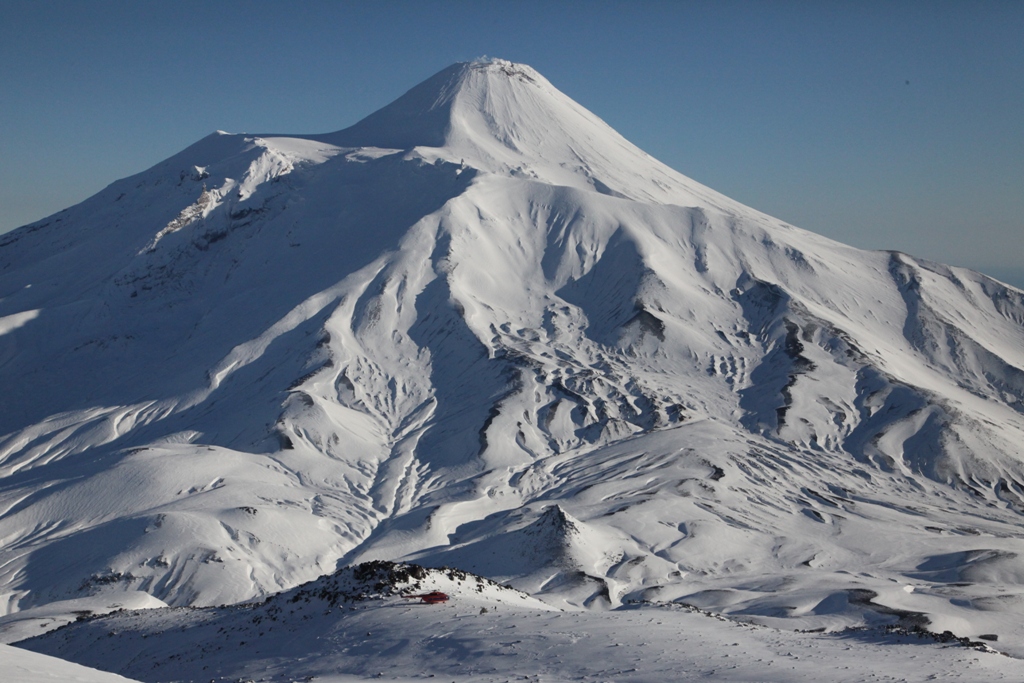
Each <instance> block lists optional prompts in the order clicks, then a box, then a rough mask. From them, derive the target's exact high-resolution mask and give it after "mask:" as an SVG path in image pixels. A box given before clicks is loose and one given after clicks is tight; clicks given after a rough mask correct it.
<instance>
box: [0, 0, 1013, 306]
mask: <svg viewBox="0 0 1024 683" xmlns="http://www.w3.org/2000/svg"><path fill="white" fill-rule="evenodd" d="M1022 30H1024V5H1022V4H1020V3H1009V2H1006V3H1000V2H990V3H984V4H972V5H970V6H967V5H961V4H956V3H930V4H929V5H927V6H918V5H909V4H908V5H904V6H899V7H894V6H892V5H890V4H888V3H871V2H869V3H860V4H858V5H856V6H849V5H844V4H840V3H821V4H817V5H814V6H808V5H803V6H798V5H791V4H790V5H787V4H779V5H772V6H769V5H764V6H760V5H750V4H741V3H729V2H726V3H699V2H697V3H694V2H691V3H673V4H653V3H652V4H641V5H639V6H637V5H635V4H629V5H627V4H621V3H601V4H594V5H591V6H588V8H587V11H586V12H581V11H580V10H579V9H578V8H577V7H573V6H569V5H555V6H554V7H551V6H548V5H542V4H540V3H529V2H524V3H517V4H516V5H514V6H512V7H511V8H505V7H503V8H499V7H497V6H494V5H486V4H480V5H476V4H473V5H471V4H460V3H432V4H431V5H429V6H419V5H414V4H409V3H387V2H383V3H374V4H373V6H372V7H363V6H360V5H357V4H348V3H309V4H305V5H303V6H302V7H301V8H299V9H295V8H286V7H282V6H278V5H276V4H274V3H267V2H252V3H244V4H242V3H231V2H224V3H218V4H217V5H214V6H212V7H211V6H207V5H205V4H202V3H197V2H182V3H176V4H175V5H174V6H157V5H137V4H135V3H128V2H98V3H90V4H88V5H82V4H77V3H70V2H34V3H28V2H9V3H5V4H4V5H3V7H0V89H2V91H3V92H4V93H5V94H6V97H5V98H3V99H2V100H0V118H2V120H3V121H4V122H5V125H4V126H3V127H2V129H0V158H2V159H3V161H4V163H3V164H0V232H6V231H9V230H11V229H14V228H16V227H18V226H20V225H24V224H27V223H30V222H33V221H36V220H38V219H40V218H43V217H44V216H46V215H49V214H52V213H54V212H57V211H60V210H61V209H63V208H66V207H68V206H71V205H73V204H76V203H78V202H80V201H82V200H84V199H86V198H87V197H89V196H91V195H93V194H94V193H96V192H97V191H99V190H100V189H102V188H103V187H105V186H107V185H108V184H110V183H111V182H113V181H115V180H117V179H119V178H123V177H126V176H129V175H133V174H135V173H138V172H140V171H143V170H144V169H146V168H149V167H150V166H152V165H154V164H156V163H158V162H160V161H161V160H163V159H165V158H167V157H169V156H171V155H172V154H174V153H176V152H178V151H180V150H181V149H183V148H184V147H186V146H188V145H190V144H192V143H193V142H195V141H196V140H198V139H200V138H202V137H203V136H205V135H207V134H209V133H210V132H212V131H214V130H216V129H225V130H230V131H233V132H237V131H251V132H257V133H266V132H278V133H309V132H328V131H332V130H339V129H342V128H345V127H347V126H350V125H352V124H354V123H355V122H356V121H358V120H360V119H362V118H363V117H364V116H366V115H368V114H370V113H371V112H373V111H375V110H376V109H378V108H379V107H381V106H383V105H384V104H386V103H387V102H389V101H391V100H393V99H394V98H395V97H397V96H398V95H400V94H401V93H402V92H404V91H405V90H407V89H408V88H410V87H412V86H413V85H414V84H416V83H418V82H420V81H422V80H423V79H424V78H426V77H428V76H430V75H431V74H433V73H435V72H437V71H439V70H440V69H442V68H444V67H446V66H448V65H449V64H452V63H454V62H458V61H468V60H471V59H473V58H475V57H478V56H481V55H484V54H488V55H492V56H497V57H502V58H507V59H511V60H513V61H516V62H522V63H527V64H530V65H531V66H533V67H535V68H536V69H537V70H538V71H539V72H540V73H542V74H543V75H544V76H546V77H547V78H548V79H549V80H551V82H552V83H554V84H555V85H556V86H558V87H559V88H560V89H561V90H563V91H564V92H566V93H567V94H568V95H570V96H571V97H573V98H574V99H575V100H577V101H579V102H580V103H581V104H583V105H584V106H586V107H587V108H588V109H590V110H591V111H593V112H595V113H596V114H597V115H599V116H601V117H602V118H603V119H604V120H605V121H607V122H608V123H609V124H610V125H611V126H612V127H614V128H615V129H616V130H618V131H619V132H621V133H622V134H623V135H624V136H625V137H626V138H627V139H629V140H630V141H632V142H634V143H635V144H637V145H638V146H639V147H641V148H642V149H644V150H645V151H647V152H648V153H650V154H651V155H652V156H654V157H656V158H658V159H660V160H662V161H664V162H665V163H667V164H668V165H670V166H672V167H673V168H675V169H677V170H679V171H681V172H682V173H685V174H686V175H688V176H690V177H692V178H694V179H695V180H698V181H700V182H701V183H704V184H706V185H708V186H710V187H712V188H714V189H715V190H718V191H720V192H722V193H724V194H726V195H728V196H730V197H733V198H734V199H736V200H738V201H741V202H743V203H744V204H747V205H749V206H751V207H753V208H755V209H758V210H760V211H763V212H765V213H768V214H770V215H772V216H776V217H778V218H780V219H782V220H785V221H787V222H789V223H792V224H794V225H797V226H799V227H801V228H805V229H808V230H812V231H814V232H817V233H820V234H822V235H825V236H828V237H831V238H833V239H837V240H840V241H842V242H845V243H847V244H850V245H853V246H856V247H860V248H866V249H892V250H899V251H905V252H908V253H911V254H914V255H916V256H920V257H923V258H927V259H931V260H935V261H939V262H943V263H950V264H954V265H962V266H966V267H970V268H974V269H977V270H981V271H982V272H985V273H988V274H990V275H992V276H994V277H996V278H998V279H1001V280H1003V281H1005V282H1008V283H1010V284H1013V285H1015V286H1017V287H1024V268H1022V267H1020V266H1019V265H1018V261H1019V260H1020V256H1021V254H1024V225H1022V218H1021V217H1022V216H1024V192H1022V188H1024V130H1022V127H1021V126H1020V123H1019V112H1020V111H1022V110H1024V48H1022V47H1021V45H1020V41H1019V36H1020V34H1021V32H1022Z"/></svg>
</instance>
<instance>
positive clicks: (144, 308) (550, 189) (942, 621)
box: [0, 61, 1024, 654]
mask: <svg viewBox="0 0 1024 683" xmlns="http://www.w3.org/2000/svg"><path fill="white" fill-rule="evenodd" d="M0 244H2V246H0V387H2V389H3V391H2V392H0V393H2V397H3V398H2V400H3V402H4V405H3V410H0V434H3V435H4V436H3V437H2V438H0V476H2V479H0V586H2V588H0V591H2V597H3V601H2V603H0V609H2V610H3V611H5V612H14V611H18V610H24V609H26V608H30V607H33V606H38V605H43V604H45V603H49V602H51V601H56V600H68V599H74V598H78V597H82V596H88V595H92V594H103V593H108V592H116V591H126V590H131V591H144V592H146V593H148V594H150V595H152V596H154V597H156V598H158V599H160V600H163V601H165V602H167V603H169V604H171V605H176V606H183V605H215V604H222V603H230V602H236V601H240V600H246V599H249V598H253V597H257V596H262V595H265V594H268V593H271V592H274V591H277V590H280V589H287V588H290V587H293V586H295V585H297V584H299V583H301V582H303V581H307V580H310V579H313V578H315V577H317V576H320V575H322V574H325V573H328V572H330V571H332V570H333V569H334V568H335V567H336V566H337V565H338V563H339V562H341V563H343V564H344V563H348V562H354V561H361V560H368V559H376V558H385V559H399V558H407V559H416V560H417V561H419V562H421V563H426V564H434V565H441V564H448V565H456V566H460V567H463V568H465V569H470V570H475V571H478V572H481V573H483V574H485V575H487V576H489V577H491V578H496V579H500V580H502V581H508V582H510V583H511V584H512V585H514V586H518V587H521V588H524V589H527V590H530V591H532V592H535V593H537V594H538V595H540V596H541V597H543V599H545V600H546V601H548V602H549V603H550V604H553V605H557V606H561V607H569V608H574V609H575V608H583V607H592V608H605V607H614V606H617V605H620V604H621V603H622V602H623V601H627V600H631V599H645V600H656V601H677V600H681V601H685V602H690V603H694V604H698V605H700V606H701V607H704V608H706V609H710V610H715V611H719V612H725V613H731V614H737V615H744V616H746V617H749V618H752V619H756V620H759V621H761V622H764V623H769V624H778V625H784V626H787V627H796V628H827V629H836V628H841V627H845V626H850V625H862V624H873V623H877V622H893V621H896V620H900V619H902V620H903V621H904V622H906V623H918V624H928V627H929V628H931V629H932V630H937V631H943V630H947V629H949V630H951V631H953V632H955V633H957V634H958V635H963V636H970V637H972V638H974V637H977V636H980V635H995V636H998V638H999V640H998V646H999V647H1000V649H1004V650H1006V651H1009V652H1014V653H1017V654H1024V624H1022V621H1021V619H1020V618H1019V613H1020V607H1021V605H1022V604H1024V586H1022V583H1024V559H1022V551H1024V543H1022V541H1021V533H1020V525H1021V521H1022V517H1021V511H1022V506H1024V459H1022V456H1024V446H1022V444H1024V293H1022V292H1021V291H1019V290H1016V289H1013V288H1009V287H1006V286H1004V285H1002V284H1000V283H998V282H996V281H994V280H991V279H989V278H987V277H985V276H982V275H980V274H977V273H973V272H970V271H966V270H963V269H958V268H951V267H947V266H942V265H939V264H934V263H929V262H925V261H921V260H919V259H915V258H913V257H911V256H907V255H905V254H900V253H890V252H865V251H860V250H857V249H853V248H850V247H847V246H844V245H841V244H837V243H835V242H832V241H831V240H827V239H825V238H823V237H820V236H817V235H814V234H811V233H808V232H805V231H802V230H799V229H797V228H794V227H792V226H789V225H786V224H784V223H781V222H779V221H777V220H775V219H773V218H770V217H768V216H765V215H763V214H761V213H758V212H756V211H754V210H752V209H749V208H747V207H744V206H742V205H740V204H738V203H736V202H734V201H732V200H730V199H728V198H726V197H723V196H721V195H719V194H718V193H715V192H714V191H712V190H710V189H708V188H705V187H703V186H701V185H700V184H698V183H696V182H694V181H692V180H690V179H688V178H685V177H683V176H681V175H679V174H678V173H676V172H675V171H673V170H671V169H669V168H668V167H666V166H664V165H663V164H661V163H659V162H657V161H656V160H654V159H652V158H651V157H649V156H648V155H646V154H645V153H644V152H642V151H641V150H639V149H637V148H636V147H634V146H633V145H631V144H630V143H628V142H627V141H626V140H624V139H623V138H622V137H621V136H619V135H618V134H617V133H615V132H614V131H613V130H611V129H610V128H609V127H608V126H607V125H605V124H604V123H603V122H601V121H600V120H599V119H598V118H597V117H595V116H594V115H593V114H591V113H589V112H587V111H586V110H585V109H583V108H582V107H580V106H579V105H578V104H576V103H575V102H573V101H571V100H570V99H568V98H567V97H566V96H565V95H563V94H562V93H560V92H559V91H558V90H556V89H555V88H554V87H553V86H552V85H551V84H550V83H548V82H547V81H546V80H545V79H544V78H543V77H542V76H540V75H539V74H537V73H536V72H535V71H533V70H532V69H530V68H529V67H526V66H522V65H516V64H511V63H508V62H502V61H495V62H489V63H472V64H459V65H455V66H453V67H450V68H449V69H446V70H445V71H442V72H441V73H439V74H437V75H436V76H434V77H433V78H431V79H429V80H427V81H426V82H424V83H423V84H421V85H420V86H417V87H416V88H414V89H413V90H411V91H410V92H409V93H407V94H406V95H405V96H403V97H402V98H400V99H399V100H397V101H396V102H395V103H393V104H391V105H389V106H388V107H385V108H384V109H382V110H381V111H379V112H377V113H375V114H373V115H371V116H369V117H368V118H367V119H365V120H364V121H362V122H360V123H358V124H356V125H355V126H353V127H352V128H349V129H346V130H344V131H340V132H337V133H332V134H327V135H322V136H305V137H287V136H279V135H262V136H260V135H246V134H240V135H229V134H226V133H217V134H214V135H211V136H209V137H208V138H205V139H203V140H201V141H199V142H198V143H196V144H195V145H193V146H192V147H190V148H188V149H186V150H184V151H183V152H181V153H180V154H178V155H176V156H174V157H172V158H170V159H168V160H167V161H164V162H162V163H160V164H158V165H157V166H155V167H153V168H152V169H149V170H148V171H145V172H143V173H140V174H139V175H137V176H133V177H131V178H127V179H125V180H122V181H118V182H116V183H114V184H113V185H111V186H110V187H109V188H107V189H106V190H104V191H103V192H101V193H99V194H98V195H96V196H95V197H93V198H91V199H89V200H87V201H85V202H83V203H82V204H80V205H78V206H75V207H72V208H70V209H68V210H66V211H64V212H61V213H60V214H56V215H55V216H52V217H50V218H48V219H45V220H43V221H40V222H39V223H37V224H33V225H29V226H26V227H24V228H21V229H20V230H17V231H15V232H13V233H10V234H8V235H5V236H3V237H0Z"/></svg>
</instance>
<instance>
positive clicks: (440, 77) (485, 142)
mask: <svg viewBox="0 0 1024 683" xmlns="http://www.w3.org/2000/svg"><path fill="white" fill-rule="evenodd" d="M318 139H320V140H322V141H324V142H328V143H331V144H335V145H339V146H341V147H383V148H391V149H412V148H420V149H421V153H423V154H424V156H426V157H428V158H441V159H444V160H446V161H453V162H455V163H461V164H466V165H469V166H472V167H474V168H476V169H478V170H483V171H487V172H492V173H501V174H504V175H513V176H518V177H522V178H525V179H535V180H540V181H542V182H545V183H549V184H553V185H559V186H568V187H576V188H579V189H584V190H589V191H595V190H596V191H597V192H600V193H602V194H608V195H612V196H616V197H625V198H629V199H637V200H641V201H653V202H656V203H659V204H680V205H686V206H711V207H714V208H719V209H725V210H726V211H727V212H734V211H735V210H736V207H737V204H736V203H735V202H733V201H732V200H730V199H728V198H726V197H723V196H722V195H720V194H718V193H717V192H715V191H713V190H711V189H709V188H707V187H705V186H703V185H701V184H699V183H697V182H695V181H693V180H691V179H690V178H687V177H685V176H683V175H681V174H680V173H678V172H676V171H675V170H673V169H671V168H669V167H668V166H665V165H664V164H662V163H661V162H659V161H657V160H656V159H654V158H653V157H651V156H650V155H648V154H647V153H646V152H644V151H643V150H641V149H639V148H638V147H636V146H635V145H633V144H632V143H631V142H629V141H628V140H626V139H625V138H624V137H622V136H621V135H619V133H618V132H616V131H615V130H614V129H613V128H612V127H611V126H609V125H608V124H606V123H605V122H604V121H602V120H601V119H600V118H599V117H597V116H596V115H594V114H593V113H592V112H590V111H588V110H587V109H586V108H585V107H583V106H581V105H580V104H578V103H577V102H575V101H574V100H573V99H572V98H570V97H568V96H567V95H565V94H564V93H563V92H561V91H560V90H559V89H558V88H556V87H555V86H554V85H552V84H551V83H550V82H549V81H548V80H547V79H546V78H544V76H542V75H541V74H540V73H538V72H537V71H536V70H535V69H533V68H532V67H530V66H528V65H526V64H517V63H515V62H510V61H507V60H504V59H481V60H476V61H473V62H461V63H458V64H453V65H451V66H449V67H447V68H446V69H443V70H442V71H439V72H438V73H436V74H434V75H433V76H431V77H430V78H428V79H427V80H425V81H423V82H422V83H420V84H419V85H417V86H415V87H414V88H412V89H411V90H409V91H408V92H406V93H405V94H404V95H402V96H401V97H399V98H398V99H397V100H395V101H394V102H392V103H391V104H389V105H387V106H385V107H384V108H382V109H380V110H378V111H376V112H374V113H373V114H370V115H369V116H367V117H366V118H364V119H363V120H361V121H359V122H358V123H356V124H355V125H354V126H351V127H350V128H346V129H344V130H341V131H337V132H335V133H329V134H327V135H324V136H321V137H319V138H318Z"/></svg>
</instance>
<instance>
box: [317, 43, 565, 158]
mask: <svg viewBox="0 0 1024 683" xmlns="http://www.w3.org/2000/svg"><path fill="white" fill-rule="evenodd" d="M522 84H527V85H533V86H538V85H542V84H543V85H546V86H547V87H548V88H549V89H550V90H554V88H553V87H552V86H551V84H550V83H548V82H547V81H546V80H545V79H544V77H543V76H541V75H540V74H539V73H537V72H536V71H535V70H534V69H532V68H531V67H529V66H527V65H525V64H515V63H513V62H509V61H507V60H504V59H480V60H476V61H472V62H459V63H456V64H452V65H451V66H449V67H447V68H445V69H442V70H441V71H439V72H437V73H436V74H434V75H433V76H431V77H430V78H428V79H427V80H425V81H423V82H422V83H420V84H419V85H417V86H415V87H414V88H412V89H411V90H409V91H408V92H406V93H405V94H404V95H402V96H401V97H399V98H398V99H397V100H395V101H394V102H392V103H391V104H389V105H387V106H385V107H383V108H382V109H380V110H378V111H376V112H374V113H373V114H370V115H369V116H367V117H366V118H364V119H363V120H361V121H359V122H358V123H357V124H355V125H354V126H352V127H350V128H346V129H344V130H341V131H338V132H336V133H331V134H329V135H327V136H325V138H326V139H328V141H330V142H332V143H334V144H340V145H342V146H347V147H391V148H398V149H405V148H409V147H442V146H444V145H445V144H446V143H447V142H448V141H449V137H450V135H451V133H452V130H453V123H454V121H453V118H454V116H455V114H456V110H458V109H466V108H473V107H480V106H484V107H486V99H487V96H488V94H490V93H491V91H492V89H505V90H506V91H507V90H508V89H509V88H515V87H521V86H522ZM555 92H557V91H555ZM505 94H508V93H507V92H506V93H505Z"/></svg>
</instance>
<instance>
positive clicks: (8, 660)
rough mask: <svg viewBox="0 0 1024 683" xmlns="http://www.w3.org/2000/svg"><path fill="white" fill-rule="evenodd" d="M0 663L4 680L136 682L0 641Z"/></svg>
mask: <svg viewBox="0 0 1024 683" xmlns="http://www.w3.org/2000/svg"><path fill="white" fill-rule="evenodd" d="M0 662H2V663H3V667H4V680H5V681H7V682H8V683H53V681H62V682H64V683H136V682H135V681H132V680H131V679H129V678H125V677H123V676H118V675H117V674H112V673H107V672H106V671H98V670H97V669H91V668H89V667H85V666H81V665H79V664H73V663H71V662H67V661H64V660H63V659H57V658H56V657H49V656H47V655H41V654H37V653H35V652H29V651H28V650H22V649H21V648H17V647H11V646H9V645H2V644H0Z"/></svg>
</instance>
